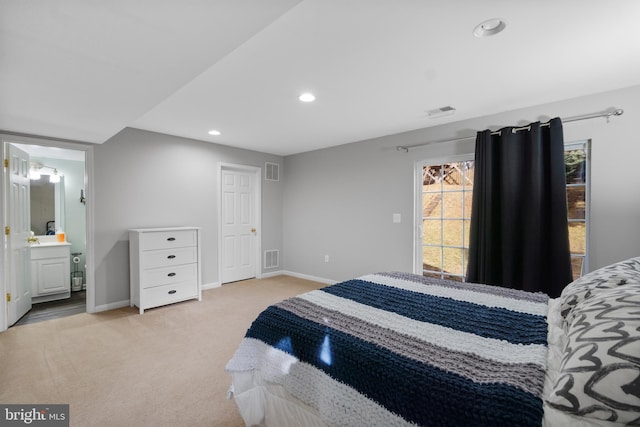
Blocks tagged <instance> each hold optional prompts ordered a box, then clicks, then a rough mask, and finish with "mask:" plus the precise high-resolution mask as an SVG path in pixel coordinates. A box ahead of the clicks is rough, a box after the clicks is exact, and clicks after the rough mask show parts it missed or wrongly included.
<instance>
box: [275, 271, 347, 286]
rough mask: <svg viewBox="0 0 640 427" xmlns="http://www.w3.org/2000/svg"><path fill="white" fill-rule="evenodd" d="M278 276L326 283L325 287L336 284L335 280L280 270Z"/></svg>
mask: <svg viewBox="0 0 640 427" xmlns="http://www.w3.org/2000/svg"><path fill="white" fill-rule="evenodd" d="M278 274H284V275H287V276H293V277H297V278H299V279H306V280H312V281H314V282H320V283H326V284H327V285H335V284H336V283H338V281H337V280H331V279H325V278H324V277H316V276H310V275H308V274H301V273H296V272H293V271H287V270H282V271H280V272H278ZM263 277H264V275H263Z"/></svg>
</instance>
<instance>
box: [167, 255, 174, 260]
mask: <svg viewBox="0 0 640 427" xmlns="http://www.w3.org/2000/svg"><path fill="white" fill-rule="evenodd" d="M175 257H176V256H175V255H169V256H168V257H167V258H168V259H174V258H175Z"/></svg>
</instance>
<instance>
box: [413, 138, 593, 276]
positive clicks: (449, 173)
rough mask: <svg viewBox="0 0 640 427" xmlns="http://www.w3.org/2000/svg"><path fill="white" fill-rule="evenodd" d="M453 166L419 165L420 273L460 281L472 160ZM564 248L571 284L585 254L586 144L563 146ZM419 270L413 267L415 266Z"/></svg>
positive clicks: (466, 243) (466, 246) (468, 218)
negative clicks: (567, 246)
mask: <svg viewBox="0 0 640 427" xmlns="http://www.w3.org/2000/svg"><path fill="white" fill-rule="evenodd" d="M455 160H457V161H455V162H441V163H429V164H422V165H421V166H420V168H419V173H420V175H421V178H420V179H421V185H419V186H418V187H419V188H420V191H419V195H418V200H419V203H418V206H419V207H420V213H419V215H420V217H421V219H422V221H421V224H420V225H421V227H420V229H421V231H422V234H421V235H420V236H418V239H416V240H417V241H419V242H420V244H419V245H418V246H419V251H418V255H417V256H418V257H419V264H421V265H422V274H423V275H425V276H434V277H440V278H446V279H452V280H458V281H464V277H465V275H466V272H467V262H468V255H469V228H470V221H471V201H472V198H473V176H474V175H473V174H474V161H473V155H472V154H471V155H469V156H466V157H458V158H456V159H455ZM565 166H566V177H567V206H568V221H569V244H570V250H571V262H572V269H573V277H574V279H575V278H577V277H580V276H581V275H582V273H583V271H584V269H585V268H586V262H585V260H586V256H587V253H588V251H587V249H588V245H587V243H588V233H587V230H588V206H589V191H588V189H589V152H588V141H582V142H577V143H572V144H566V145H565ZM418 269H419V267H418Z"/></svg>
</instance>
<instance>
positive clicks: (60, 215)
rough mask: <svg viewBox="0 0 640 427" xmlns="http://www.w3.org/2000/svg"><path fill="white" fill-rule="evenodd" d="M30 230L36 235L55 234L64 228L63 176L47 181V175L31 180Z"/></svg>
mask: <svg viewBox="0 0 640 427" xmlns="http://www.w3.org/2000/svg"><path fill="white" fill-rule="evenodd" d="M30 201H31V231H33V233H34V234H35V235H36V236H44V235H46V234H55V232H56V230H57V229H62V230H64V228H65V218H64V217H65V214H64V213H65V206H64V176H61V177H60V182H58V183H55V184H53V183H51V182H49V176H48V175H42V176H41V177H40V179H38V180H31V198H30Z"/></svg>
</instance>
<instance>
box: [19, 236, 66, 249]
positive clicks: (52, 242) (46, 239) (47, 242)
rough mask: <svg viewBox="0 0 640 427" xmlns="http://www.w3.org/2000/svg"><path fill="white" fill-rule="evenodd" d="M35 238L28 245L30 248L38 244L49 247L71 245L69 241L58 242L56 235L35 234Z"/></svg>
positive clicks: (38, 245)
mask: <svg viewBox="0 0 640 427" xmlns="http://www.w3.org/2000/svg"><path fill="white" fill-rule="evenodd" d="M35 237H36V239H38V240H37V241H35V242H31V243H30V244H29V245H30V246H31V247H32V248H37V247H40V246H43V247H50V246H68V245H71V243H69V242H67V241H64V242H59V241H58V237H57V236H55V235H54V236H35Z"/></svg>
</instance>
